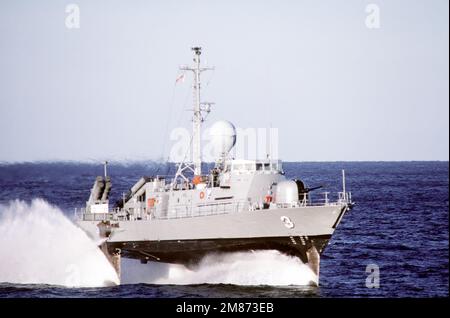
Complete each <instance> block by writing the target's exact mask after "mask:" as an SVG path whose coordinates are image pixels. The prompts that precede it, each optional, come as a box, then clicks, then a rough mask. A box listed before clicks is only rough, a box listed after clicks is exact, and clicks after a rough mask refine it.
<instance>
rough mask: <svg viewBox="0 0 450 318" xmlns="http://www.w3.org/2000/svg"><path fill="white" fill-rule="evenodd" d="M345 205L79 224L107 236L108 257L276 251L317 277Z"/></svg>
mask: <svg viewBox="0 0 450 318" xmlns="http://www.w3.org/2000/svg"><path fill="white" fill-rule="evenodd" d="M346 210H347V206H346V205H338V204H336V205H328V206H308V207H297V208H283V209H270V210H257V211H248V212H238V213H229V214H221V215H210V216H199V217H190V218H178V219H165V220H161V219H154V220H147V221H146V220H139V221H118V222H114V223H109V222H99V221H78V224H79V226H80V227H81V228H82V229H83V230H84V231H86V232H87V233H89V234H90V235H91V236H93V237H96V236H97V237H98V235H99V233H100V235H101V236H105V237H108V240H107V241H106V248H107V250H108V253H109V254H110V255H113V254H117V253H120V255H121V256H122V257H127V258H134V259H139V260H141V261H142V262H144V263H145V262H147V261H159V262H168V263H180V264H184V265H187V266H189V265H192V264H195V263H197V262H199V261H200V260H201V259H202V258H203V257H204V256H205V255H207V254H210V253H223V252H237V251H249V250H278V251H280V252H282V253H284V254H287V255H292V256H297V257H299V258H300V259H301V260H302V261H303V262H304V263H307V264H308V265H309V266H310V267H311V269H312V270H313V271H314V272H315V273H316V274H318V272H319V259H320V253H322V252H323V250H324V248H325V247H326V245H327V243H328V241H329V239H330V238H331V236H332V234H333V232H334V230H335V228H336V226H337V225H338V224H339V222H340V220H341V219H342V217H343V215H344V213H345V211H346Z"/></svg>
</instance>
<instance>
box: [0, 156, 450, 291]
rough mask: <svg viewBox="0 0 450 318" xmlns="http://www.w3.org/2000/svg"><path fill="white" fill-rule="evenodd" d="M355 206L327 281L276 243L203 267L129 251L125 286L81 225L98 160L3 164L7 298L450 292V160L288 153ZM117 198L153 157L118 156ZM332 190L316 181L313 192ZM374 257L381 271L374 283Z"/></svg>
mask: <svg viewBox="0 0 450 318" xmlns="http://www.w3.org/2000/svg"><path fill="white" fill-rule="evenodd" d="M341 169H345V170H346V177H347V190H348V191H351V192H352V197H353V200H354V201H355V202H356V206H355V207H354V209H353V210H351V211H350V212H349V213H347V214H346V216H345V217H344V219H343V220H342V222H341V224H340V225H339V227H338V228H337V230H336V232H335V234H334V236H333V238H332V240H331V241H330V244H329V245H328V247H327V248H326V250H325V252H324V254H323V255H322V258H321V268H320V271H321V272H320V286H319V287H311V286H308V282H309V281H310V280H313V279H314V277H312V275H313V274H312V273H311V272H310V271H309V269H308V268H307V267H306V266H304V265H303V264H301V263H299V262H298V260H296V259H294V258H289V257H287V256H285V255H282V254H279V253H277V252H274V251H266V252H254V253H251V252H249V253H237V254H231V255H225V256H223V255H222V256H214V255H212V256H210V257H207V259H205V260H204V262H202V264H201V265H200V266H199V267H198V268H196V269H191V270H187V269H185V268H184V267H182V266H178V265H168V264H150V263H149V264H147V265H141V264H139V263H138V262H134V261H129V260H128V261H124V264H123V282H124V283H123V284H122V285H115V283H116V280H117V277H115V274H114V272H113V271H112V270H111V267H110V265H109V264H108V262H107V261H106V260H105V258H104V256H103V255H102V254H101V253H100V252H99V250H98V248H97V247H96V246H97V244H98V243H99V242H93V241H91V240H89V239H87V237H86V236H85V235H84V233H82V232H81V231H80V230H79V229H78V228H76V227H75V226H74V225H73V223H72V222H71V219H72V217H73V210H74V208H76V207H82V206H83V205H84V204H85V201H86V200H87V198H88V196H89V192H90V188H91V186H92V183H93V181H94V178H95V176H97V175H101V174H102V173H103V167H102V165H101V164H100V163H98V164H97V163H95V164H94V163H92V164H88V163H20V164H0V297H147V298H150V297H436V296H448V294H449V281H448V279H449V278H448V277H449V270H448V265H449V264H448V256H449V249H448V240H449V237H448V235H449V229H448V225H449V224H448V215H449V209H448V207H449V206H448V198H449V177H448V176H449V163H448V162H332V163H331V162H330V163H285V164H284V170H285V172H286V175H287V176H288V177H290V178H301V179H302V180H304V181H305V183H306V184H307V186H310V187H312V186H316V185H324V186H325V187H326V191H329V192H331V193H335V192H337V191H339V190H340V189H341ZM108 170H109V174H110V175H111V177H112V181H113V199H120V197H121V195H122V193H123V192H126V190H127V189H128V188H129V187H131V186H132V185H133V184H134V182H135V181H136V180H137V179H138V178H139V177H140V176H142V175H152V174H160V175H163V174H171V173H173V172H174V171H173V170H174V168H173V167H169V166H163V165H158V164H155V163H129V164H111V165H110V166H109V169H108ZM321 191H323V189H321V190H317V191H316V192H315V193H314V195H319V193H320V192H321ZM367 266H369V267H371V268H378V269H379V288H368V287H367V286H366V279H367V277H368V275H370V273H368V272H366V268H367Z"/></svg>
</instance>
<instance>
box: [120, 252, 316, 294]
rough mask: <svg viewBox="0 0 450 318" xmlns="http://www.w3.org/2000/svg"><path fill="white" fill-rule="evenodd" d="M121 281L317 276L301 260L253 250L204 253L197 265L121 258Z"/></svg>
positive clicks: (277, 280) (307, 280) (308, 279)
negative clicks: (145, 262)
mask: <svg viewBox="0 0 450 318" xmlns="http://www.w3.org/2000/svg"><path fill="white" fill-rule="evenodd" d="M122 268H123V270H124V271H123V272H122V284H133V283H149V284H174V285H191V284H233V285H247V286H257V285H272V286H289V285H298V286H305V285H311V284H316V283H317V276H316V275H315V274H314V272H313V271H312V270H311V269H310V268H309V267H308V266H307V265H305V264H303V262H302V261H301V260H299V259H298V258H296V257H290V256H287V255H284V254H281V253H280V252H278V251H272V250H271V251H254V252H242V253H229V254H218V255H209V256H206V257H205V258H204V259H203V260H202V261H201V262H200V264H199V265H198V266H196V267H195V268H193V269H188V268H186V267H184V266H183V265H174V264H164V263H152V262H149V263H148V264H140V263H139V262H138V261H135V260H129V259H128V260H126V259H122Z"/></svg>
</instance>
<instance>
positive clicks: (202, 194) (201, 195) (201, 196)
mask: <svg viewBox="0 0 450 318" xmlns="http://www.w3.org/2000/svg"><path fill="white" fill-rule="evenodd" d="M204 197H205V192H203V191H202V192H200V199H203V198H204Z"/></svg>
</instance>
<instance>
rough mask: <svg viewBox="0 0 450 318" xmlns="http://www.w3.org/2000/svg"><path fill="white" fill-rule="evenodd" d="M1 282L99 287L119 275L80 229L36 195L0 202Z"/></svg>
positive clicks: (109, 282) (113, 280) (115, 282)
mask: <svg viewBox="0 0 450 318" xmlns="http://www.w3.org/2000/svg"><path fill="white" fill-rule="evenodd" d="M0 282H9V283H16V284H50V285H62V286H68V287H98V286H108V285H115V284H118V283H119V280H118V278H117V275H116V273H115V271H114V269H113V267H112V266H111V265H110V263H109V262H108V260H107V259H106V257H105V256H104V255H103V253H102V252H101V251H100V249H99V248H98V247H97V245H96V244H95V243H94V242H93V241H92V240H91V239H90V238H89V237H88V236H87V235H86V234H85V233H84V232H83V231H82V230H81V229H79V228H78V227H77V226H76V225H74V224H73V223H72V222H71V221H70V220H69V219H68V218H67V217H66V216H64V214H63V213H62V212H61V210H59V209H58V208H56V207H53V206H51V205H49V204H48V203H47V202H45V201H44V200H40V199H35V200H33V201H32V202H31V204H27V203H25V202H23V201H14V202H11V203H10V204H9V205H0Z"/></svg>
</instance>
